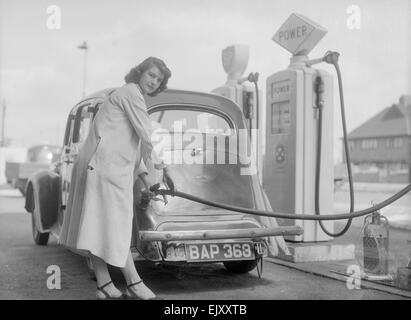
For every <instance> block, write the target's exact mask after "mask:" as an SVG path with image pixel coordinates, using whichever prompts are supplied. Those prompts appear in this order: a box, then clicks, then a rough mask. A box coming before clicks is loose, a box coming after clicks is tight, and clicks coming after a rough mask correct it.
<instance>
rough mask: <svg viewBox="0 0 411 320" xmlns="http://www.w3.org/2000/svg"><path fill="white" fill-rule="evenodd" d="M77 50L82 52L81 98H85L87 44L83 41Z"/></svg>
mask: <svg viewBox="0 0 411 320" xmlns="http://www.w3.org/2000/svg"><path fill="white" fill-rule="evenodd" d="M77 48H79V49H81V50H84V65H83V93H82V95H83V98H84V97H85V96H86V71H87V50H88V46H87V42H86V41H84V42H83V43H82V44H81V45H79V46H77Z"/></svg>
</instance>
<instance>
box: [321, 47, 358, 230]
mask: <svg viewBox="0 0 411 320" xmlns="http://www.w3.org/2000/svg"><path fill="white" fill-rule="evenodd" d="M338 57H339V53H338V52H332V51H328V52H327V53H326V54H325V55H324V57H323V59H322V60H323V61H325V62H326V63H329V64H332V65H333V66H334V68H335V70H336V73H337V79H338V92H339V96H340V107H341V122H342V127H343V141H344V151H345V162H346V164H347V172H348V183H349V190H350V213H352V212H354V186H353V178H352V171H351V158H350V150H349V146H348V134H347V125H346V121H345V107H344V93H343V86H342V79H341V72H340V68H339V66H338ZM315 92H316V96H317V98H316V106H317V108H318V112H319V115H318V134H317V137H318V141H317V165H316V173H315V213H316V214H318V215H319V214H320V199H319V198H320V170H321V153H322V152H321V144H322V116H323V107H324V105H323V103H322V99H321V98H320V97H321V96H322V94H323V92H324V83H323V81H322V79H321V76H317V78H316V80H315ZM318 223H319V225H320V227H321V230H323V232H324V233H325V234H327V235H328V236H330V237H340V236H342V235H344V234H345V233H346V232H347V231H348V229H349V228H350V226H351V223H352V219H351V218H350V219H349V220H348V221H347V223H346V225H345V226H344V228H343V229H342V230H341V231H340V232H337V233H332V232H330V231H328V230H327V228H326V227H325V226H324V224H323V223H322V221H321V220H320V221H318Z"/></svg>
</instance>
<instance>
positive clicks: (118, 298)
mask: <svg viewBox="0 0 411 320" xmlns="http://www.w3.org/2000/svg"><path fill="white" fill-rule="evenodd" d="M112 283H113V281H109V282H107V283H106V284H104V285H102V286H101V287H97V291H100V292H101V293H102V294H104V298H100V297H99V296H98V295H97V299H99V300H124V298H125V295H124V293H122V294H121V295H120V296H118V297H112V296H110V294H109V293H108V292H107V291H106V290H104V288H105V287H107V286H108V285H110V284H112Z"/></svg>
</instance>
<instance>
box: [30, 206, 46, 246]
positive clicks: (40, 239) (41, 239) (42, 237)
mask: <svg viewBox="0 0 411 320" xmlns="http://www.w3.org/2000/svg"><path fill="white" fill-rule="evenodd" d="M31 231H32V233H33V240H34V242H35V243H36V244H37V245H39V246H47V243H48V242H49V236H50V233H48V232H44V233H41V232H40V231H39V230H38V228H37V224H36V218H34V212H32V213H31Z"/></svg>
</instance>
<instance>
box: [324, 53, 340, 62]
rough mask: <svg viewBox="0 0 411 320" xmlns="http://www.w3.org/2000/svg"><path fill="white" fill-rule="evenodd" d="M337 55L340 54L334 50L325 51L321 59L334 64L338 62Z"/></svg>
mask: <svg viewBox="0 0 411 320" xmlns="http://www.w3.org/2000/svg"><path fill="white" fill-rule="evenodd" d="M339 56H340V54H339V53H338V52H336V51H327V53H326V54H325V56H324V57H323V61H324V62H326V63H329V64H336V63H338V58H339Z"/></svg>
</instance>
